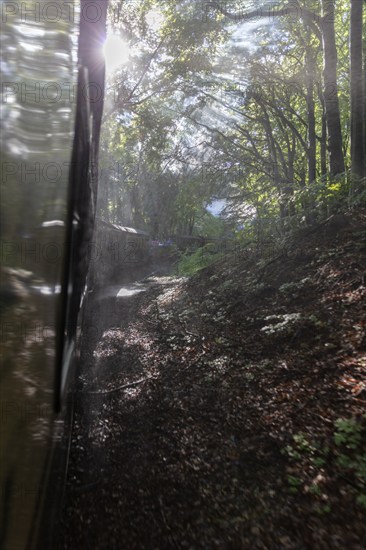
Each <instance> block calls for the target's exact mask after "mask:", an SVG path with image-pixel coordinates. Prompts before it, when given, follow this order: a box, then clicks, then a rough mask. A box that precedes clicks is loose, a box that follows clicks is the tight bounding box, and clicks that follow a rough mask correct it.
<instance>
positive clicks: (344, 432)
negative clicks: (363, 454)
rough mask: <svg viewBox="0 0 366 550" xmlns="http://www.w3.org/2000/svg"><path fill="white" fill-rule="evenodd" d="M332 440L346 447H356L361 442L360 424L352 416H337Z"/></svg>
mask: <svg viewBox="0 0 366 550" xmlns="http://www.w3.org/2000/svg"><path fill="white" fill-rule="evenodd" d="M334 424H335V427H336V431H335V432H334V442H335V444H336V445H337V446H340V445H344V446H345V447H346V448H347V449H357V447H358V446H359V445H360V443H361V439H362V436H361V433H362V426H361V424H360V423H358V422H357V421H356V420H355V419H354V418H338V420H336V421H335V423H334Z"/></svg>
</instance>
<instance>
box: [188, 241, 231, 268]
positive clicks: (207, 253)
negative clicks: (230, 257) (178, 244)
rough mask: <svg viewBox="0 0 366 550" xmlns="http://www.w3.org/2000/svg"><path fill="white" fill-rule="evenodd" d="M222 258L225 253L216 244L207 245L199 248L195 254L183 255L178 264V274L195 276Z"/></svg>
mask: <svg viewBox="0 0 366 550" xmlns="http://www.w3.org/2000/svg"><path fill="white" fill-rule="evenodd" d="M222 257H223V252H221V251H218V250H217V247H216V246H215V245H214V244H212V243H209V244H206V245H205V246H202V247H200V248H197V250H195V251H194V252H186V253H183V254H182V256H181V258H180V260H179V262H178V274H179V275H193V274H194V273H196V272H197V271H200V270H201V269H203V268H205V267H208V266H209V265H211V264H212V263H213V262H215V261H217V260H219V259H220V258H222Z"/></svg>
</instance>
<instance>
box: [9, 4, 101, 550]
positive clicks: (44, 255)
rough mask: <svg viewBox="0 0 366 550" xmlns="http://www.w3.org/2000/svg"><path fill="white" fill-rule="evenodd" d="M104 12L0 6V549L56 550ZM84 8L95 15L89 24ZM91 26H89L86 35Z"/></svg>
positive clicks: (98, 110) (93, 157)
mask: <svg viewBox="0 0 366 550" xmlns="http://www.w3.org/2000/svg"><path fill="white" fill-rule="evenodd" d="M107 3H108V2H107V0H94V1H93V2H90V0H71V1H70V2H65V3H60V4H59V6H58V5H57V3H55V2H52V3H50V2H47V1H46V0H40V1H39V2H28V1H27V2H18V3H17V2H2V3H1V9H2V23H1V26H2V29H1V31H2V32H1V81H2V106H1V126H0V130H1V137H0V140H1V141H0V152H1V204H0V208H1V216H0V219H1V222H0V223H1V225H0V230H1V243H0V245H1V248H0V250H1V267H0V307H1V310H0V311H1V312H0V329H1V339H0V351H1V359H2V365H1V371H0V439H1V445H0V465H1V467H0V491H1V492H0V547H1V548H2V549H4V550H24V549H25V548H27V549H30V550H32V549H37V548H42V549H43V548H52V547H53V543H52V542H51V539H52V536H53V534H52V531H53V530H52V525H53V524H54V521H55V518H56V515H57V501H58V499H57V494H58V493H59V494H61V491H62V476H63V475H64V473H65V463H64V458H65V455H63V452H62V451H63V449H62V445H60V442H61V440H62V441H65V440H64V439H63V434H64V430H65V426H67V417H68V415H69V413H70V409H69V408H67V407H63V410H62V411H61V412H59V410H60V409H61V404H62V403H61V401H62V393H63V394H64V396H66V395H67V392H68V389H69V386H68V385H67V373H68V372H71V370H72V369H71V368H70V367H71V365H72V364H73V360H72V358H73V357H74V348H75V335H76V325H77V318H78V315H79V308H80V298H81V295H82V292H83V288H84V285H85V279H86V265H85V262H84V258H85V254H84V251H85V246H86V245H85V242H86V241H87V240H88V238H89V236H90V233H91V224H92V222H93V220H92V207H93V204H94V203H95V192H94V196H93V191H94V189H93V187H94V186H95V184H96V181H95V177H94V180H93V173H92V162H95V161H96V160H97V152H98V131H99V126H100V117H101V108H102V100H99V101H96V102H94V103H92V101H91V98H90V97H88V94H86V93H85V89H87V87H88V85H89V84H90V82H91V80H90V79H91V78H92V79H93V81H94V83H95V84H96V85H97V86H98V87H99V90H103V84H104V80H103V79H104V72H103V70H104V69H103V67H102V65H101V63H100V58H101V54H98V55H99V56H98V55H94V54H95V52H96V51H97V50H98V48H99V49H101V45H102V42H103V37H104V36H105V28H104V27H105V17H106V8H107ZM88 4H89V8H90V9H93V6H94V9H97V10H100V14H101V17H99V18H97V19H98V21H97V19H96V18H95V17H94V19H92V15H93V14H92V11H89V12H88V11H87V8H88ZM92 4H93V6H92ZM63 10H65V11H63ZM92 20H94V22H97V23H98V24H97V25H94V27H93V25H92ZM91 30H93V31H94V32H93V36H92V38H91V39H90V40H89V41H88V36H89V37H90V36H91ZM98 51H99V50H98ZM93 60H94V61H93ZM95 60H97V62H98V68H97V69H95V68H93V63H95ZM83 90H84V93H83ZM64 400H65V398H64ZM65 422H66V423H65ZM66 443H67V441H66ZM66 450H67V449H65V451H66ZM59 482H61V483H59ZM58 489H59V491H58Z"/></svg>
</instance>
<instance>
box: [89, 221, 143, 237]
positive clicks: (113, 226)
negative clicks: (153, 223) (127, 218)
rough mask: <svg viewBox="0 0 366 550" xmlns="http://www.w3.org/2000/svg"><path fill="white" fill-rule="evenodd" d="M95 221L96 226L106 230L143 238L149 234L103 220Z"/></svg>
mask: <svg viewBox="0 0 366 550" xmlns="http://www.w3.org/2000/svg"><path fill="white" fill-rule="evenodd" d="M95 221H96V223H97V224H98V225H102V226H104V227H106V228H109V229H114V230H115V231H123V232H125V233H134V234H137V235H143V236H145V237H148V236H149V233H147V232H146V231H143V230H142V229H135V228H134V227H126V226H123V225H119V224H117V223H112V222H106V221H105V220H102V219H101V218H96V220H95Z"/></svg>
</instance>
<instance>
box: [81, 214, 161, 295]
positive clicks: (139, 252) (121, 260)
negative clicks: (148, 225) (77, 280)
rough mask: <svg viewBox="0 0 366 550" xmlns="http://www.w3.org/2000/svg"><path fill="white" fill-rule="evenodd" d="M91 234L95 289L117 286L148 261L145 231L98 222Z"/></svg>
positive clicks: (149, 255) (148, 253)
mask: <svg viewBox="0 0 366 550" xmlns="http://www.w3.org/2000/svg"><path fill="white" fill-rule="evenodd" d="M94 235H95V237H94V239H93V247H92V248H91V251H90V256H91V259H92V262H91V266H92V268H91V272H92V280H93V287H95V288H100V287H102V286H106V285H109V284H113V283H118V282H120V281H121V280H123V278H128V277H130V275H131V273H134V272H135V271H136V270H137V269H141V268H142V269H143V267H144V266H146V265H148V263H149V262H150V260H151V253H150V240H149V235H148V233H146V232H145V231H142V230H139V229H134V228H132V227H125V226H122V225H119V224H116V223H110V222H106V221H104V220H101V219H97V221H96V224H95V232H94Z"/></svg>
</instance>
